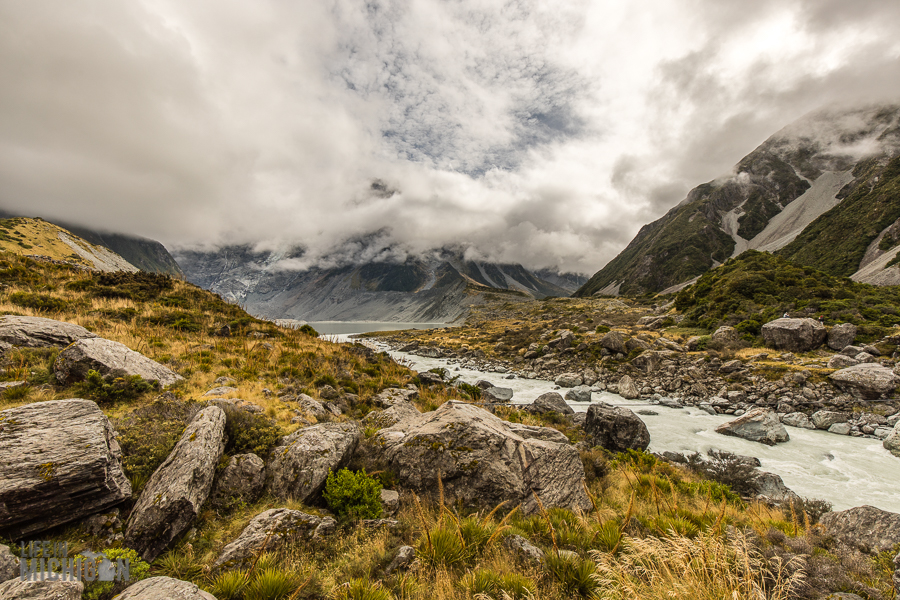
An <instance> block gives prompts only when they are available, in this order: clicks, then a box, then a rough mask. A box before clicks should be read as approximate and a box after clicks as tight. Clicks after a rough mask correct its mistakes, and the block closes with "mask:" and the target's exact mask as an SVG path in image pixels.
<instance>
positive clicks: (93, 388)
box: [75, 369, 157, 404]
mask: <svg viewBox="0 0 900 600" xmlns="http://www.w3.org/2000/svg"><path fill="white" fill-rule="evenodd" d="M75 387H76V389H77V390H78V393H79V394H81V395H84V396H85V397H86V398H91V399H92V400H96V401H97V402H98V403H100V404H103V403H107V402H109V403H112V402H119V401H122V400H134V399H135V398H137V397H138V396H140V395H141V394H145V393H147V392H150V391H153V390H155V389H156V388H157V384H155V383H151V382H149V381H146V380H144V379H143V378H141V376H140V375H130V376H126V377H115V378H112V379H109V380H107V379H104V378H103V376H102V375H100V373H99V372H98V371H95V370H94V369H91V370H90V371H88V372H87V376H86V377H85V379H84V382H82V383H80V384H77V385H76V386H75Z"/></svg>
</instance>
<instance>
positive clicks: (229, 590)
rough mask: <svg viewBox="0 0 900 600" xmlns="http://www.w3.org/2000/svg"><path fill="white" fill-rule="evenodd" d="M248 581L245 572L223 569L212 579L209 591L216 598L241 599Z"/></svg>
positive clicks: (222, 599) (224, 599)
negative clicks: (222, 571) (223, 570)
mask: <svg viewBox="0 0 900 600" xmlns="http://www.w3.org/2000/svg"><path fill="white" fill-rule="evenodd" d="M249 583H250V582H249V580H248V579H247V573H246V572H244V571H225V572H224V573H220V574H219V575H218V576H217V577H216V578H215V579H214V580H213V585H212V590H211V592H212V595H213V596H215V597H216V598H217V599H218V600H242V599H243V597H244V590H246V589H247V585H248V584H249Z"/></svg>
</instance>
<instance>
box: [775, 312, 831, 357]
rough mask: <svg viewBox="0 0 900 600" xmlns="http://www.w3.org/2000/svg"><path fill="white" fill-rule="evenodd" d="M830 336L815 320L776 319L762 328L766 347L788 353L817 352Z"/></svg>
mask: <svg viewBox="0 0 900 600" xmlns="http://www.w3.org/2000/svg"><path fill="white" fill-rule="evenodd" d="M827 335H828V334H827V333H826V331H825V326H824V325H822V324H821V323H819V322H818V321H816V320H815V319H775V320H774V321H769V322H768V323H766V324H765V325H763V326H762V336H763V339H764V340H765V341H766V345H767V346H769V347H771V348H777V349H778V350H786V351H788V352H808V351H809V350H815V349H816V348H818V347H819V346H821V345H822V343H823V342H824V341H825V337H826V336H827Z"/></svg>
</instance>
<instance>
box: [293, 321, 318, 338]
mask: <svg viewBox="0 0 900 600" xmlns="http://www.w3.org/2000/svg"><path fill="white" fill-rule="evenodd" d="M297 331H299V332H300V333H302V334H304V335H308V336H309V337H319V332H318V331H316V330H315V329H313V327H312V325H309V324H306V325H302V326H301V327H300V328H298V329H297Z"/></svg>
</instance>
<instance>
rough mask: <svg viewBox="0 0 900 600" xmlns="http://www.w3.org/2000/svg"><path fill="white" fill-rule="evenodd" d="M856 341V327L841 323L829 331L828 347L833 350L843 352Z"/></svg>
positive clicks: (851, 324)
mask: <svg viewBox="0 0 900 600" xmlns="http://www.w3.org/2000/svg"><path fill="white" fill-rule="evenodd" d="M855 339H856V325H854V324H853V323H841V324H840V325H835V326H834V327H832V328H831V329H829V330H828V341H827V342H826V343H827V344H828V347H829V348H831V349H832V350H843V349H844V348H846V347H847V346H849V345H850V344H852V343H853V340H855Z"/></svg>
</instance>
